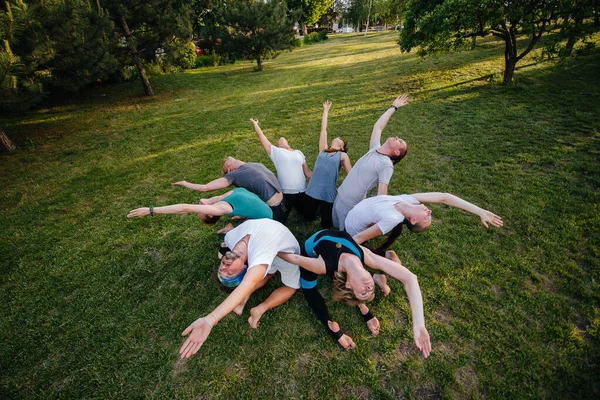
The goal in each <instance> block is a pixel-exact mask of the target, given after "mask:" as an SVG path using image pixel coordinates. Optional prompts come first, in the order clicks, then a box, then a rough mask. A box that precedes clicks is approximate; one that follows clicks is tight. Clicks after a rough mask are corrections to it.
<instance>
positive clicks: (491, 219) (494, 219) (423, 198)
mask: <svg viewBox="0 0 600 400" xmlns="http://www.w3.org/2000/svg"><path fill="white" fill-rule="evenodd" d="M411 196H413V197H414V198H415V199H417V200H418V201H419V202H421V203H441V204H446V205H448V206H450V207H456V208H460V209H461V210H465V211H468V212H470V213H471V214H475V215H477V216H479V218H480V219H481V223H482V224H483V226H485V227H486V228H487V227H488V224H491V225H492V226H495V227H497V228H499V227H501V226H503V225H504V222H502V218H500V217H499V216H498V215H496V214H494V213H492V212H490V211H487V210H484V209H483V208H480V207H477V206H476V205H475V204H471V203H469V202H468V201H465V200H463V199H461V198H460V197H458V196H455V195H453V194H450V193H439V192H431V193H415V194H411Z"/></svg>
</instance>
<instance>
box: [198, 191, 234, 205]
mask: <svg viewBox="0 0 600 400" xmlns="http://www.w3.org/2000/svg"><path fill="white" fill-rule="evenodd" d="M231 193H233V190H230V191H229V192H225V193H223V194H221V195H219V196H214V197H211V198H209V199H200V204H206V205H211V204H216V203H218V202H220V201H221V200H223V199H224V198H225V197H227V196H229V195H230V194H231Z"/></svg>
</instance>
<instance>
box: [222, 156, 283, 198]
mask: <svg viewBox="0 0 600 400" xmlns="http://www.w3.org/2000/svg"><path fill="white" fill-rule="evenodd" d="M225 179H227V180H228V181H229V182H231V184H232V185H234V186H237V187H242V188H244V189H246V190H248V191H250V192H252V193H254V194H255V195H257V196H258V197H260V199H261V200H262V201H264V202H265V203H266V202H267V201H269V199H270V198H271V197H273V196H274V195H275V194H277V193H280V192H281V186H280V185H279V181H278V180H277V178H276V177H275V174H274V173H273V172H271V171H270V170H269V169H267V167H265V166H264V165H262V164H260V163H245V164H242V166H241V167H239V168H238V169H236V170H234V171H231V172H229V173H227V174H225Z"/></svg>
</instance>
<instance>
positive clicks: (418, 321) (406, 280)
mask: <svg viewBox="0 0 600 400" xmlns="http://www.w3.org/2000/svg"><path fill="white" fill-rule="evenodd" d="M361 248H362V250H363V252H364V254H365V264H366V265H368V266H369V267H371V268H373V269H377V270H380V271H383V272H385V273H386V274H388V275H390V276H392V277H394V278H396V279H397V280H399V281H400V282H402V284H403V285H404V290H405V291H406V294H407V296H408V301H409V302H410V309H411V313H412V322H413V335H414V337H415V343H416V345H417V347H418V348H419V350H422V351H423V356H424V357H425V358H427V357H429V353H430V352H431V342H430V340H429V333H428V332H427V329H426V328H425V315H424V313H423V297H422V295H421V288H420V287H419V282H418V280H417V276H416V275H415V274H413V273H412V272H410V271H409V270H408V268H406V267H405V266H403V265H402V264H400V263H397V262H394V261H392V260H388V259H387V258H384V257H381V256H378V255H376V254H373V253H372V252H371V251H370V250H369V249H367V248H365V247H362V246H361Z"/></svg>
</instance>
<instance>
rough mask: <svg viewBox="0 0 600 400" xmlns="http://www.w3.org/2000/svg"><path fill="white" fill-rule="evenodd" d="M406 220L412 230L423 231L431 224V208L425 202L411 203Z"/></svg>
mask: <svg viewBox="0 0 600 400" xmlns="http://www.w3.org/2000/svg"><path fill="white" fill-rule="evenodd" d="M404 221H405V223H406V227H407V228H408V229H409V230H410V231H411V232H415V233H419V232H423V231H425V230H426V229H427V228H429V226H430V225H431V209H430V208H429V207H427V206H426V205H424V204H418V205H412V204H411V207H410V212H409V213H407V215H405V220H404Z"/></svg>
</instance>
